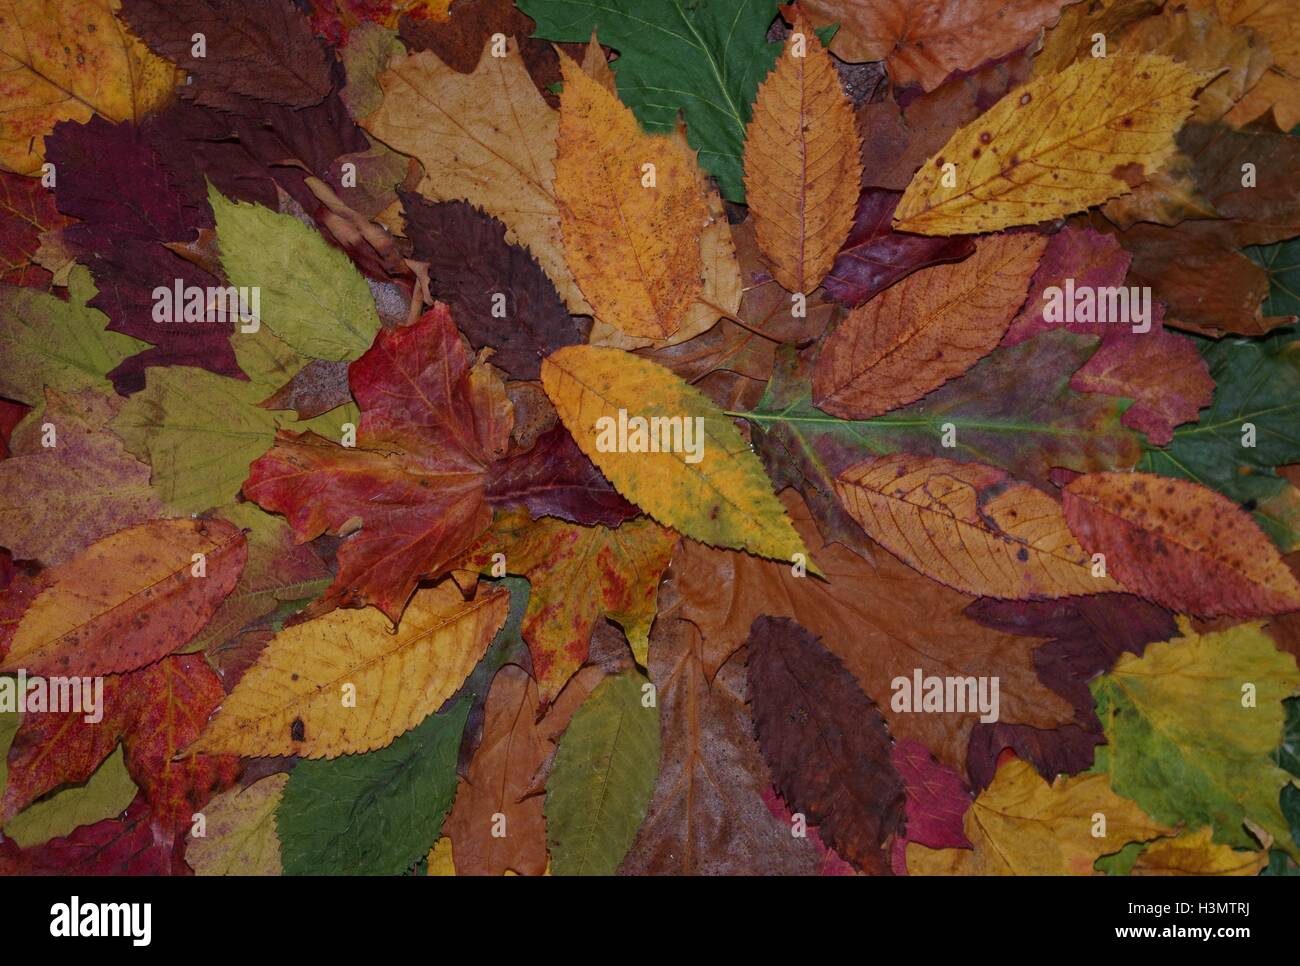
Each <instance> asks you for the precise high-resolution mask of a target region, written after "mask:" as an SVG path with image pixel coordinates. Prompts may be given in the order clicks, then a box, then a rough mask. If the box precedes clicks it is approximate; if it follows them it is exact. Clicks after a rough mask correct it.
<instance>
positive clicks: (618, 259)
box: [555, 57, 709, 339]
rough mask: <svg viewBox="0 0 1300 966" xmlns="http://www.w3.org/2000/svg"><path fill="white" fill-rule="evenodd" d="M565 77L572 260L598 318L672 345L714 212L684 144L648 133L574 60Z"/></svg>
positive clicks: (564, 171) (559, 191) (562, 197)
mask: <svg viewBox="0 0 1300 966" xmlns="http://www.w3.org/2000/svg"><path fill="white" fill-rule="evenodd" d="M560 68H561V70H562V72H563V75H564V92H563V93H562V94H561V96H560V128H559V135H558V140H557V142H556V157H555V197H556V202H557V204H558V206H559V212H560V234H561V237H562V238H563V241H564V255H565V259H566V260H567V262H568V264H569V267H570V268H571V269H572V270H573V274H574V278H575V279H576V280H577V283H578V286H579V288H581V289H582V294H583V295H584V296H585V297H586V299H587V301H588V302H590V303H591V305H592V308H593V309H594V311H595V314H596V315H597V316H599V317H600V318H603V319H605V320H606V321H608V322H610V323H611V324H613V325H615V326H617V328H619V329H620V330H621V331H623V332H626V333H627V334H628V335H632V336H645V337H650V338H659V339H662V338H666V337H668V336H670V335H672V334H673V333H674V332H675V331H676V330H677V329H678V327H679V326H680V325H681V317H682V315H683V314H684V313H685V312H686V310H687V309H688V308H689V307H690V306H691V305H692V304H693V303H694V302H695V300H696V299H697V298H698V297H699V295H700V293H701V291H702V286H701V273H702V272H703V262H702V260H701V257H700V241H699V238H700V233H701V232H702V231H703V230H704V225H705V223H706V222H707V221H708V220H709V212H708V209H707V208H706V207H705V205H704V199H703V195H702V188H701V185H700V183H699V177H700V175H699V173H698V172H697V170H696V168H695V164H694V159H693V158H692V157H691V155H690V153H689V151H687V150H684V146H683V145H682V144H681V143H680V142H678V141H674V140H673V139H672V138H669V137H665V136H662V135H658V136H656V135H647V134H644V133H642V131H641V129H640V127H639V126H638V125H637V122H636V118H635V117H634V116H633V115H632V112H631V111H630V110H628V109H627V108H626V107H624V106H623V105H622V104H621V103H619V101H618V99H617V98H615V97H614V95H613V94H611V93H610V92H609V91H607V90H606V89H605V88H603V87H602V86H601V85H600V84H599V83H598V82H597V81H595V80H593V79H591V78H590V77H588V76H587V75H586V74H584V73H583V72H582V69H581V68H580V67H579V66H578V65H577V64H576V63H574V62H573V60H572V59H570V58H568V57H561V58H560ZM646 165H650V167H649V168H647V167H645V166H646ZM647 179H649V180H647Z"/></svg>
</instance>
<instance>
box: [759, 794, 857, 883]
mask: <svg viewBox="0 0 1300 966" xmlns="http://www.w3.org/2000/svg"><path fill="white" fill-rule="evenodd" d="M763 804H764V805H766V806H767V810H768V811H769V812H771V813H772V817H773V818H775V819H776V820H777V821H778V822H783V823H785V825H786V826H787V827H789V828H793V827H794V824H793V823H794V813H793V812H792V811H790V806H788V805H786V803H785V799H783V798H782V797H781V795H780V794H779V793H778V792H777V790H776V789H775V788H772V787H771V786H770V785H769V786H768V787H767V788H764V789H763ZM805 832H806V835H807V838H808V843H809V844H810V845H811V846H812V847H813V848H814V849H816V850H817V854H818V855H819V856H821V860H822V861H821V868H820V869H818V872H817V874H818V875H857V874H858V870H857V869H855V868H853V865H852V863H850V862H845V861H844V860H843V859H841V858H840V857H839V855H838V854H837V853H836V852H835V850H834V849H832V848H831V847H830V846H828V845H827V844H826V843H825V842H823V841H822V837H821V834H820V833H819V832H818V831H817V828H816V826H813V825H808V826H807V827H806V829H805Z"/></svg>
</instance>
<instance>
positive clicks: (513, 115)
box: [362, 40, 591, 314]
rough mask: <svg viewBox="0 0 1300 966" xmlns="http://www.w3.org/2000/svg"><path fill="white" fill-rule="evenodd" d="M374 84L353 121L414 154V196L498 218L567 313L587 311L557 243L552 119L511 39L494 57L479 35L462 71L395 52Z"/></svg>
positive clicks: (425, 56)
mask: <svg viewBox="0 0 1300 966" xmlns="http://www.w3.org/2000/svg"><path fill="white" fill-rule="evenodd" d="M379 82H380V84H381V86H382V87H383V90H384V99H383V103H382V104H381V106H380V108H379V110H377V111H376V112H375V113H374V114H372V115H370V116H369V117H368V118H363V119H362V120H363V122H364V124H365V127H366V130H368V131H369V132H370V133H371V134H373V135H374V136H375V137H377V138H379V139H380V140H381V141H383V142H384V143H385V144H387V145H389V146H390V147H392V148H393V149H395V150H397V151H401V152H403V153H405V154H410V155H412V156H413V157H415V158H417V159H419V161H420V163H421V164H422V165H423V166H424V171H425V176H424V179H423V180H422V181H421V182H420V184H419V187H418V190H419V192H420V194H422V195H424V196H425V197H426V198H428V199H430V200H431V201H454V200H457V199H461V200H464V201H467V202H469V203H470V204H472V205H474V206H476V207H479V208H482V209H483V210H484V211H486V212H487V213H488V214H490V215H492V216H493V217H494V218H498V219H500V220H501V221H502V222H503V223H504V224H505V225H506V227H507V229H508V231H507V233H506V241H507V242H510V243H511V244H518V245H523V246H524V247H526V248H527V249H528V250H529V251H530V252H532V254H533V257H534V258H536V259H537V261H538V263H539V264H540V265H541V266H542V269H543V270H544V271H545V272H546V274H547V275H548V276H549V277H550V279H551V281H552V282H554V283H555V287H556V288H557V289H558V290H559V292H560V297H561V298H563V299H564V302H565V304H566V305H567V306H568V307H569V310H570V311H571V312H575V313H579V314H583V313H590V312H591V308H590V306H588V305H587V303H586V300H585V299H584V298H583V297H582V293H581V292H580V291H579V290H578V286H577V283H576V282H574V280H573V275H572V274H571V273H570V270H569V268H568V266H567V265H566V264H565V260H564V253H563V250H562V248H561V242H560V213H559V209H558V207H557V204H556V200H555V140H556V135H557V133H558V131H559V126H560V119H559V115H558V114H557V113H556V112H555V111H554V110H552V109H551V108H550V107H549V106H547V104H546V102H545V101H543V100H542V95H541V94H539V93H538V91H537V88H536V87H534V86H533V82H532V80H531V79H530V78H529V76H528V71H527V70H526V69H525V68H524V64H523V61H522V60H521V59H520V57H519V47H518V44H517V43H516V42H514V41H511V42H510V44H509V47H508V53H507V55H506V56H505V57H494V56H492V52H491V41H490V40H489V41H487V42H486V43H484V45H483V47H482V55H481V57H480V59H479V62H478V68H477V69H476V70H475V71H474V72H473V73H472V74H468V75H466V74H461V73H459V72H458V71H456V70H454V69H453V68H451V67H449V66H447V65H446V64H444V63H443V62H442V61H441V60H439V59H438V58H437V57H436V56H435V55H433V54H431V53H427V52H426V53H416V54H411V55H409V56H406V57H394V58H393V59H392V60H391V61H390V62H389V67H388V70H387V71H385V72H384V73H383V74H381V75H380V77H379ZM501 105H509V109H508V110H506V111H502V110H501V109H500V106H501ZM503 118H504V119H506V123H504V124H503V123H502V119H503Z"/></svg>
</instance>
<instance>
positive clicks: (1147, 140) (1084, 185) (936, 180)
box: [894, 54, 1209, 235]
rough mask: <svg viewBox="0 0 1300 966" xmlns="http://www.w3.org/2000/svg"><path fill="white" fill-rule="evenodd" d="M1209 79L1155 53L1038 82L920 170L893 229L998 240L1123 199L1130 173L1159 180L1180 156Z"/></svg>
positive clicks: (1072, 69)
mask: <svg viewBox="0 0 1300 966" xmlns="http://www.w3.org/2000/svg"><path fill="white" fill-rule="evenodd" d="M1208 80H1209V75H1207V74H1203V73H1200V72H1198V71H1194V70H1191V69H1189V68H1187V67H1185V66H1183V65H1182V64H1180V63H1178V62H1177V61H1173V60H1170V59H1169V58H1167V57H1162V56H1159V55H1156V54H1139V55H1137V56H1128V55H1125V54H1117V55H1115V56H1113V57H1104V58H1094V57H1089V58H1086V59H1084V60H1082V61H1079V62H1078V63H1075V64H1072V65H1071V66H1069V67H1067V68H1066V69H1065V70H1063V71H1062V72H1061V73H1059V74H1053V75H1049V76H1046V77H1039V78H1036V79H1035V80H1033V81H1030V82H1029V83H1028V84H1026V85H1024V86H1023V87H1021V88H1019V89H1017V90H1015V91H1012V92H1011V93H1010V94H1008V95H1006V96H1005V97H1003V98H1002V100H1000V101H998V102H997V103H996V104H994V105H993V106H992V107H991V108H989V110H987V111H986V112H984V114H982V115H981V116H980V117H979V118H977V119H976V120H975V121H973V122H971V123H970V124H967V125H966V126H965V127H963V128H962V129H961V130H959V131H958V132H957V133H956V134H954V135H953V136H952V138H951V139H950V140H949V141H948V143H947V144H946V145H944V147H943V148H941V149H940V150H939V152H938V153H937V154H936V155H935V156H934V157H933V158H932V159H931V160H930V161H928V162H927V163H926V164H925V166H924V167H922V168H921V170H920V171H919V172H918V173H917V175H916V177H914V178H913V179H912V183H911V184H909V185H908V187H907V191H905V192H904V193H903V198H902V200H901V201H900V202H899V203H898V210H897V211H896V212H895V214H894V226H895V227H896V228H898V229H899V230H901V231H912V232H919V233H920V234H923V235H950V234H970V233H975V232H986V231H996V230H997V229H999V228H1007V227H1009V226H1012V225H1031V224H1037V223H1038V222H1042V221H1048V220H1050V219H1052V218H1057V217H1059V216H1061V215H1068V214H1070V213H1071V212H1075V211H1081V210H1083V209H1084V208H1087V207H1089V206H1091V205H1096V204H1100V203H1101V202H1103V201H1106V200H1108V199H1110V198H1114V197H1116V196H1118V195H1122V194H1125V193H1127V192H1128V191H1129V190H1130V186H1129V182H1128V181H1126V180H1125V179H1124V177H1122V175H1123V174H1125V173H1127V171H1128V170H1129V166H1131V165H1139V166H1140V167H1141V170H1142V171H1143V172H1154V171H1156V170H1158V169H1159V168H1160V167H1161V166H1162V165H1163V164H1164V163H1165V162H1166V161H1167V160H1169V158H1170V157H1171V156H1172V155H1173V153H1174V151H1175V150H1176V146H1175V144H1174V138H1173V135H1174V132H1175V131H1177V130H1178V128H1179V126H1181V124H1182V123H1183V121H1184V120H1185V119H1186V118H1187V116H1188V114H1190V113H1191V111H1192V108H1193V106H1194V101H1193V96H1194V95H1195V93H1196V91H1197V90H1198V89H1199V88H1200V87H1202V86H1203V85H1204V84H1205V83H1206V82H1207V81H1208ZM1099 104H1100V105H1102V106H1101V107H1100V108H1099V107H1098V105H1099ZM947 164H952V165H955V171H956V175H955V177H956V184H955V186H954V187H949V186H947V185H945V184H944V182H945V181H946V180H949V179H950V175H949V174H945V165H947ZM948 170H949V172H951V170H952V169H948Z"/></svg>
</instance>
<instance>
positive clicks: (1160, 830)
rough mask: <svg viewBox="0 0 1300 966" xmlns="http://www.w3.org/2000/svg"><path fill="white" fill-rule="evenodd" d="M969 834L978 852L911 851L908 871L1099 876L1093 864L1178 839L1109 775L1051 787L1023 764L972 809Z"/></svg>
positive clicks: (1005, 772) (1014, 763)
mask: <svg viewBox="0 0 1300 966" xmlns="http://www.w3.org/2000/svg"><path fill="white" fill-rule="evenodd" d="M1098 815H1100V816H1102V818H1101V819H1100V820H1099V819H1098V818H1097V816H1098ZM1099 821H1104V823H1105V824H1104V825H1100V826H1099V825H1098V824H1097V823H1098V822H1099ZM1098 828H1100V829H1101V832H1100V834H1098V833H1097V831H1096V830H1097V829H1098ZM965 830H966V835H967V837H968V838H969V839H970V841H971V843H972V844H973V845H974V848H973V849H941V850H940V849H929V848H926V847H925V846H924V845H909V846H908V847H907V871H908V872H910V873H911V874H912V875H1092V874H1093V870H1092V864H1093V862H1094V861H1096V860H1097V859H1098V858H1100V857H1101V856H1102V855H1106V854H1108V853H1111V852H1118V851H1119V850H1120V848H1121V847H1123V846H1124V845H1125V844H1127V843H1128V842H1132V841H1144V840H1148V839H1154V838H1158V837H1160V836H1165V835H1170V834H1172V833H1173V831H1174V830H1173V829H1172V828H1170V827H1169V826H1167V825H1163V824H1161V823H1159V822H1158V821H1156V819H1154V818H1151V817H1150V816H1148V815H1147V814H1146V813H1145V812H1143V811H1142V809H1141V808H1139V807H1138V806H1137V805H1135V804H1133V803H1132V802H1130V801H1129V800H1127V799H1125V798H1121V797H1120V796H1119V795H1117V794H1115V792H1114V791H1113V790H1112V789H1111V784H1110V780H1109V779H1108V778H1107V776H1105V775H1083V776H1078V777H1075V778H1067V777H1064V776H1062V777H1059V778H1057V779H1056V781H1054V782H1052V783H1050V784H1049V783H1047V782H1045V781H1043V779H1041V778H1039V777H1038V776H1037V775H1036V774H1034V770H1033V768H1031V767H1030V766H1029V765H1027V764H1025V763H1024V762H1023V761H1020V760H1019V759H1017V758H1013V759H1011V760H1010V761H1008V762H1007V763H1006V764H1005V765H1003V766H1002V767H1001V768H999V769H998V774H997V777H996V778H995V779H994V780H993V784H992V785H990V786H989V788H988V790H987V791H985V792H984V793H983V794H982V795H980V796H979V797H978V798H976V799H975V801H974V802H973V803H972V804H971V807H970V811H969V812H967V813H966V821H965Z"/></svg>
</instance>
